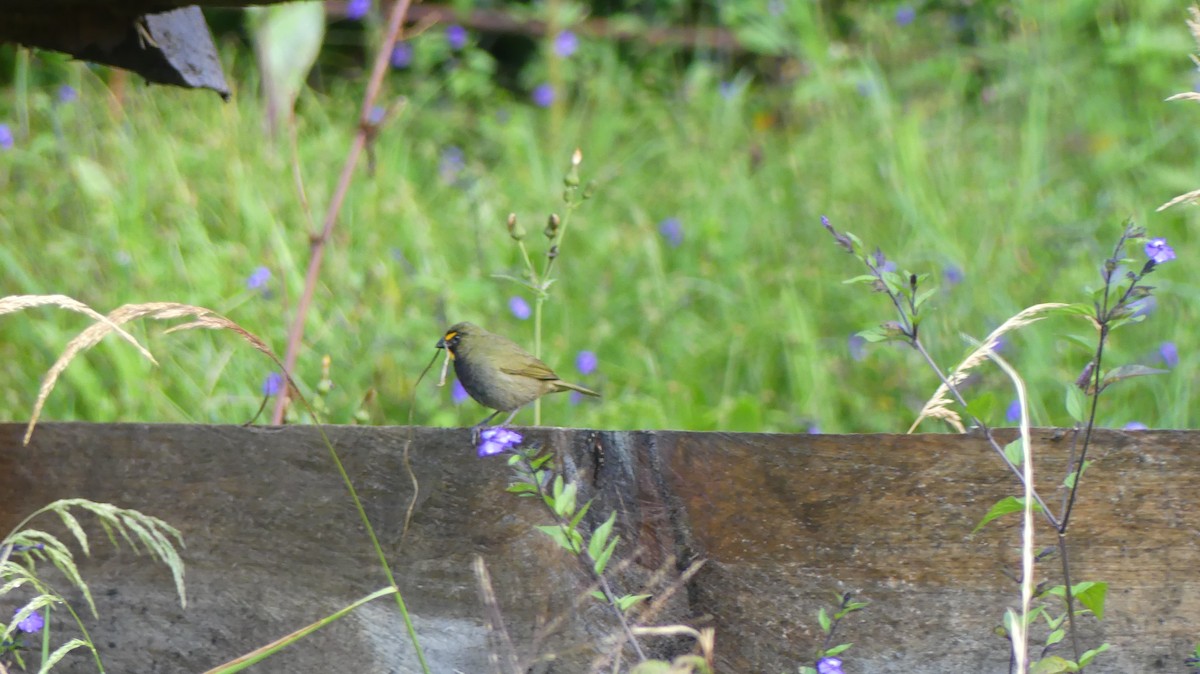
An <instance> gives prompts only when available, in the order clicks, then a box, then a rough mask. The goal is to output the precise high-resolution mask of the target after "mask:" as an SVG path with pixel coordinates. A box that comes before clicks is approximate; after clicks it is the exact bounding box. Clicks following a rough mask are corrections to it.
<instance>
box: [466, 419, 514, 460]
mask: <svg viewBox="0 0 1200 674" xmlns="http://www.w3.org/2000/svg"><path fill="white" fill-rule="evenodd" d="M524 439H525V438H523V437H521V434H520V433H518V432H516V431H514V430H511V429H508V428H505V427H503V426H493V427H491V428H485V429H483V432H482V433H480V434H479V446H478V447H477V448H476V451H477V452H478V453H479V456H480V457H487V456H495V455H497V454H500V453H502V452H507V451H508V450H510V449H513V448H514V447H516V446H517V445H519V444H521V442H522V441H523V440H524Z"/></svg>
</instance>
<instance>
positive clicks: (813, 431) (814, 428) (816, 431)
mask: <svg viewBox="0 0 1200 674" xmlns="http://www.w3.org/2000/svg"><path fill="white" fill-rule="evenodd" d="M807 433H808V434H809V435H820V434H821V427H820V426H818V425H817V422H815V421H814V422H813V423H811V424H809V425H808V431H807Z"/></svg>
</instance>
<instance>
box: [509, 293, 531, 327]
mask: <svg viewBox="0 0 1200 674" xmlns="http://www.w3.org/2000/svg"><path fill="white" fill-rule="evenodd" d="M508 310H509V311H511V312H512V315H513V316H516V317H517V318H519V319H521V320H523V321H524V320H526V319H528V318H529V316H530V315H531V314H533V311H532V310H531V309H530V308H529V302H526V301H525V298H524V297H521V296H520V295H513V296H512V297H510V298H508Z"/></svg>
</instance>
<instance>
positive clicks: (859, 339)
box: [846, 334, 867, 360]
mask: <svg viewBox="0 0 1200 674" xmlns="http://www.w3.org/2000/svg"><path fill="white" fill-rule="evenodd" d="M846 346H847V347H848V348H849V349H850V357H851V358H853V359H854V360H862V359H863V358H866V357H867V339H866V338H865V337H863V336H862V335H857V334H856V335H850V339H848V340H846Z"/></svg>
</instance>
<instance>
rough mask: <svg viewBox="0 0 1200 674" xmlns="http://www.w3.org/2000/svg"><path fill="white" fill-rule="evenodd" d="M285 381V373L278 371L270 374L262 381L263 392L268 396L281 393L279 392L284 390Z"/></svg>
mask: <svg viewBox="0 0 1200 674" xmlns="http://www.w3.org/2000/svg"><path fill="white" fill-rule="evenodd" d="M283 383H284V379H283V375H281V374H279V373H278V372H272V373H271V374H268V375H267V378H266V379H264V380H263V383H262V394H263V395H265V396H267V397H268V398H270V397H272V396H276V395H279V392H280V391H282V390H283Z"/></svg>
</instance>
